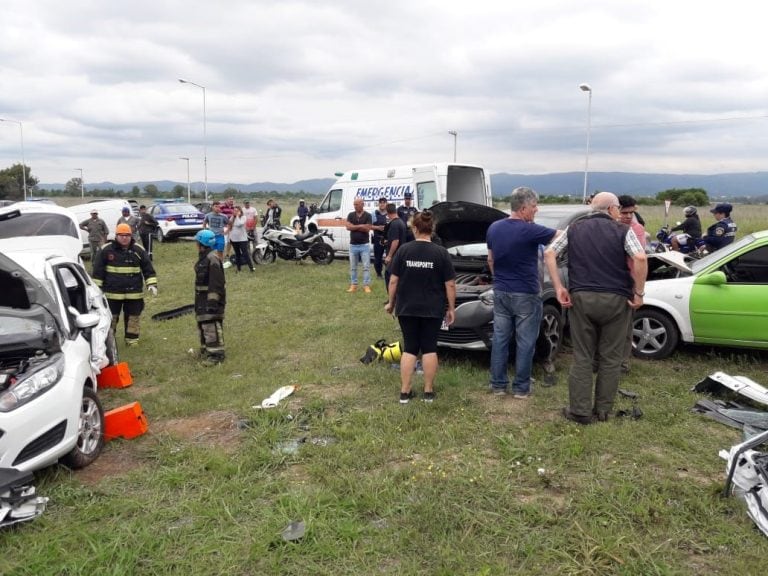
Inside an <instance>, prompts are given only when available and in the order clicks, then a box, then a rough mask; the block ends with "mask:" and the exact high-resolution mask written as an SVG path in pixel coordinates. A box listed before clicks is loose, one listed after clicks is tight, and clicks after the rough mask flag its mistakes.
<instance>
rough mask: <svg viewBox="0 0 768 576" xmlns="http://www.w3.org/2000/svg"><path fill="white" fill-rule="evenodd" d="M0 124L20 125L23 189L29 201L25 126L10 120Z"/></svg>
mask: <svg viewBox="0 0 768 576" xmlns="http://www.w3.org/2000/svg"><path fill="white" fill-rule="evenodd" d="M0 122H12V123H13V124H18V125H19V134H21V182H22V185H21V187H22V189H23V190H24V200H26V199H27V163H26V162H25V160H24V125H23V124H22V123H21V122H19V121H18V120H11V119H10V118H0Z"/></svg>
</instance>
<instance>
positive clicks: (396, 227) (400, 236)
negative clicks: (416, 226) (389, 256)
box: [386, 218, 405, 251]
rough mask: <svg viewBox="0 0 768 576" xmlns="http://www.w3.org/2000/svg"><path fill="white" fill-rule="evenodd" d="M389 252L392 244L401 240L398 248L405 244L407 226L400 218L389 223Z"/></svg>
mask: <svg viewBox="0 0 768 576" xmlns="http://www.w3.org/2000/svg"><path fill="white" fill-rule="evenodd" d="M386 240H387V251H389V247H390V246H392V242H394V241H395V240H399V241H400V243H399V244H398V246H402V245H403V244H405V224H403V221H402V220H401V219H400V218H393V219H392V220H390V221H389V222H387V238H386Z"/></svg>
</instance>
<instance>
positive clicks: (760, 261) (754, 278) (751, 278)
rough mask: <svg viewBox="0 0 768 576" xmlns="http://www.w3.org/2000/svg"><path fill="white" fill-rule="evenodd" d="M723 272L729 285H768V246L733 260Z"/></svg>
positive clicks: (724, 266)
mask: <svg viewBox="0 0 768 576" xmlns="http://www.w3.org/2000/svg"><path fill="white" fill-rule="evenodd" d="M721 270H722V271H723V272H725V276H726V278H727V279H728V283H729V284H768V246H760V247H758V248H755V249H754V250H750V251H749V252H747V253H746V254H742V255H740V256H738V257H736V258H733V259H732V260H730V261H728V263H726V264H724V265H723V266H722V267H721Z"/></svg>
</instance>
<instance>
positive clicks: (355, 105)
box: [0, 0, 768, 182]
mask: <svg viewBox="0 0 768 576" xmlns="http://www.w3.org/2000/svg"><path fill="white" fill-rule="evenodd" d="M6 5H7V6H6V8H5V9H4V12H5V13H6V14H7V15H10V17H4V18H3V19H2V21H1V22H0V62H2V64H0V71H1V72H2V78H3V81H4V82H3V83H4V87H3V89H2V90H0V117H6V118H12V119H16V120H20V121H22V122H23V123H24V139H25V156H26V161H27V163H28V164H29V165H30V166H31V167H32V171H33V174H34V175H35V176H36V177H38V178H39V179H41V180H42V181H45V182H56V181H58V182H64V181H66V180H68V179H69V178H72V177H73V176H75V175H77V174H76V173H75V171H74V170H73V169H74V168H75V167H82V168H83V170H84V174H85V177H86V180H87V181H91V182H93V181H101V180H111V181H116V182H120V181H128V180H150V179H175V180H179V181H181V180H184V179H185V178H186V166H185V163H184V162H182V161H180V160H179V159H178V158H179V157H180V156H189V157H190V158H191V161H190V170H191V177H192V179H193V180H202V179H203V161H202V160H203V151H204V148H203V121H202V120H203V107H202V91H201V90H200V89H199V88H196V87H194V86H191V85H183V84H179V83H178V81H177V79H178V78H185V79H187V80H190V81H192V82H196V83H198V84H201V85H204V86H206V109H205V110H206V144H207V155H208V178H209V181H211V182H220V181H236V182H253V181H261V180H272V181H294V180H299V179H303V178H313V177H325V176H329V175H331V174H332V173H333V172H335V171H337V170H340V169H347V168H350V167H365V166H378V165H387V164H397V163H408V162H416V161H432V160H450V159H451V157H452V154H453V137H452V136H450V135H449V134H448V131H449V130H457V131H458V133H459V136H458V158H459V160H460V161H465V162H472V163H479V164H483V165H485V166H487V167H488V168H489V169H490V170H491V171H494V172H496V171H507V172H517V173H524V172H529V173H542V172H553V171H579V170H581V169H583V162H584V153H585V143H586V119H587V118H586V116H587V104H588V100H587V94H585V93H583V92H581V91H579V89H578V85H579V84H580V83H582V82H588V83H589V84H590V85H591V86H592V88H593V93H592V108H591V111H592V146H591V155H590V167H591V168H592V169H593V170H600V171H618V170H622V171H623V170H630V171H641V172H676V173H713V172H719V171H740V170H748V171H751V170H763V169H765V168H766V166H765V158H766V156H767V154H766V152H768V150H766V146H768V142H767V141H766V137H765V136H763V133H765V128H766V118H765V116H766V109H765V102H766V94H767V92H768V63H767V62H766V59H765V57H764V50H763V44H764V42H763V41H762V38H763V36H764V33H763V31H762V29H761V28H762V26H763V24H762V18H761V17H760V16H761V15H762V10H761V4H759V3H758V2H757V1H742V2H736V3H734V4H733V5H732V6H723V5H722V3H715V2H711V1H709V0H705V1H701V2H696V3H693V2H669V1H666V2H662V1H661V0H645V1H623V2H613V1H609V0H591V1H590V0H585V1H584V2H580V3H576V4H574V3H571V2H566V1H565V0H540V1H539V2H536V3H531V4H530V5H521V4H520V3H516V2H503V1H501V0H484V1H481V2H475V3H473V4H472V3H470V4H468V3H466V2H459V1H458V0H450V1H447V2H437V1H433V0H428V1H427V0H420V1H417V2H413V1H410V2H409V1H406V0H390V1H387V2H384V1H379V0H376V1H372V2H371V1H368V2H358V1H354V0H329V1H325V2H309V1H305V2H296V1H294V2H291V1H287V2H283V1H266V0H259V1H247V0H226V1H222V2H218V3H210V2H207V3H204V2H201V1H199V0H194V1H186V2H183V1H180V0H173V1H164V2H157V1H153V2H148V1H146V0H137V1H134V2H131V3H130V4H124V5H114V3H112V4H104V3H100V2H93V1H87V0H75V1H70V2H67V3H64V4H62V3H60V2H54V1H52V0H36V1H35V2H28V1H21V0H9V1H8V2H6ZM12 128H17V127H16V126H14V125H12V124H7V123H0V167H3V166H8V165H10V164H12V163H15V162H18V160H19V158H20V153H19V152H20V151H19V139H18V133H17V131H14V130H12Z"/></svg>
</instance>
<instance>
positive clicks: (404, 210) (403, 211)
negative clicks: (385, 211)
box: [397, 192, 418, 242]
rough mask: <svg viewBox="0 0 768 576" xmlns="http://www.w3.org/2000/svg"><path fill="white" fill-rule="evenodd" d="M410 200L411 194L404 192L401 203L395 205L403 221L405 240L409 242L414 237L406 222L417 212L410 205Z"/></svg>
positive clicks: (411, 199)
mask: <svg viewBox="0 0 768 576" xmlns="http://www.w3.org/2000/svg"><path fill="white" fill-rule="evenodd" d="M411 202H413V194H411V193H410V192H406V193H405V194H404V195H403V203H402V205H400V206H398V207H397V215H398V216H399V217H400V219H401V220H402V221H403V222H404V223H405V241H406V242H411V241H412V240H413V239H414V236H413V231H412V230H411V227H410V225H409V224H408V222H409V220H411V219H412V218H413V217H414V216H415V215H416V213H417V212H418V210H417V209H416V207H415V206H411Z"/></svg>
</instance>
